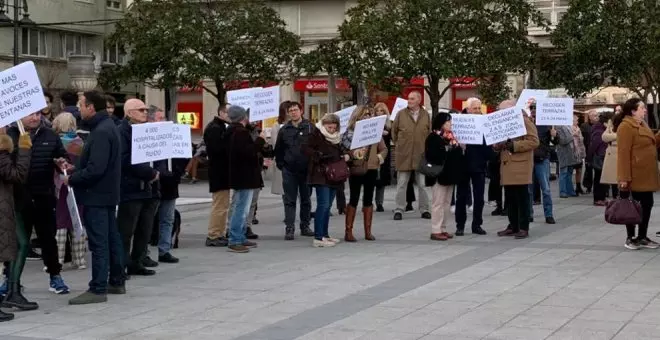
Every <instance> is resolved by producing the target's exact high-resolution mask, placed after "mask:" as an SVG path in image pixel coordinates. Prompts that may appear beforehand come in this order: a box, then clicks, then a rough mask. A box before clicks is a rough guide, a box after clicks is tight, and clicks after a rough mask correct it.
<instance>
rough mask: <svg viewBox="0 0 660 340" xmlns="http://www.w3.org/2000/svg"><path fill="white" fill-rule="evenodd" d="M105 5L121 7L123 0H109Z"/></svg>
mask: <svg viewBox="0 0 660 340" xmlns="http://www.w3.org/2000/svg"><path fill="white" fill-rule="evenodd" d="M105 5H106V7H108V8H112V9H121V0H107V1H106V2H105Z"/></svg>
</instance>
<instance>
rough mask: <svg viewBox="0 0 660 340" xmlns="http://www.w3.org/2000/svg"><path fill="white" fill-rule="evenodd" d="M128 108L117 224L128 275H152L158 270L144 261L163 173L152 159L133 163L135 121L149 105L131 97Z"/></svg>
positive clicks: (122, 133) (122, 126)
mask: <svg viewBox="0 0 660 340" xmlns="http://www.w3.org/2000/svg"><path fill="white" fill-rule="evenodd" d="M124 111H125V114H126V116H125V117H124V120H123V121H122V122H121V124H119V126H118V129H119V134H120V136H121V175H122V176H121V186H120V203H119V210H118V212H117V224H118V226H119V233H120V234H121V238H122V243H123V245H124V256H125V259H126V265H127V266H128V275H147V276H149V275H154V274H156V272H155V271H153V270H151V269H147V268H146V267H145V265H144V261H145V259H146V255H147V254H146V252H147V244H148V242H149V239H150V238H151V230H152V228H153V224H154V216H155V215H156V212H157V210H158V203H159V200H158V198H153V197H152V184H153V183H154V182H156V181H158V180H159V178H160V174H159V172H158V171H156V170H155V169H154V168H153V167H152V166H151V165H150V164H149V163H141V164H131V152H132V151H131V141H132V132H133V130H132V125H134V124H142V123H146V122H147V112H148V109H147V106H146V105H145V104H144V103H143V102H142V101H141V100H139V99H129V100H127V101H126V103H125V104H124ZM131 245H132V246H133V247H132V250H131Z"/></svg>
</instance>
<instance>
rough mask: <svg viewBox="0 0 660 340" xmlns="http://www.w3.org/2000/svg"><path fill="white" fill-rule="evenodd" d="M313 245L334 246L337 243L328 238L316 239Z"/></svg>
mask: <svg viewBox="0 0 660 340" xmlns="http://www.w3.org/2000/svg"><path fill="white" fill-rule="evenodd" d="M312 245H313V246H314V248H326V247H334V246H335V243H334V242H330V241H326V240H317V239H314V243H312Z"/></svg>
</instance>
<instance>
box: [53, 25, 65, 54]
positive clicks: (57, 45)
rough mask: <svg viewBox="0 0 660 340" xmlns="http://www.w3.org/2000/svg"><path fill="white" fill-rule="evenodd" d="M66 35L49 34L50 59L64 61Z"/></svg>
mask: <svg viewBox="0 0 660 340" xmlns="http://www.w3.org/2000/svg"><path fill="white" fill-rule="evenodd" d="M65 38H66V34H64V33H60V32H52V33H51V38H50V41H51V45H52V47H51V49H50V57H52V58H58V59H64V58H65V57H66V55H65V53H64V42H65Z"/></svg>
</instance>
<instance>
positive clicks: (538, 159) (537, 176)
mask: <svg viewBox="0 0 660 340" xmlns="http://www.w3.org/2000/svg"><path fill="white" fill-rule="evenodd" d="M526 110H527V112H529V113H530V115H531V119H532V121H535V120H536V101H534V100H533V99H532V100H530V101H529V102H528V107H527V109H526ZM536 132H537V137H538V139H539V146H538V148H536V149H535V150H534V167H533V181H532V182H533V183H532V184H531V185H530V186H529V193H530V209H529V220H530V222H533V221H534V207H533V204H532V202H531V201H532V200H533V195H534V182H536V183H538V184H539V187H540V189H541V197H542V198H543V215H544V216H545V223H547V224H555V223H557V222H556V221H555V218H554V217H553V211H552V210H553V209H552V192H551V189H550V151H551V148H552V146H551V144H554V145H556V144H557V130H555V128H554V127H551V126H537V127H536Z"/></svg>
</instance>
